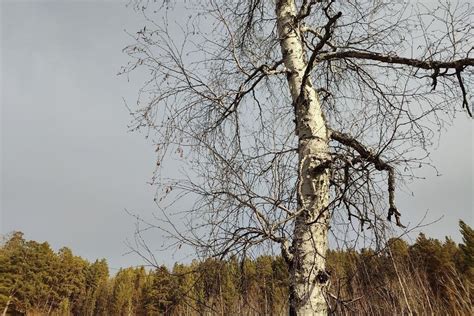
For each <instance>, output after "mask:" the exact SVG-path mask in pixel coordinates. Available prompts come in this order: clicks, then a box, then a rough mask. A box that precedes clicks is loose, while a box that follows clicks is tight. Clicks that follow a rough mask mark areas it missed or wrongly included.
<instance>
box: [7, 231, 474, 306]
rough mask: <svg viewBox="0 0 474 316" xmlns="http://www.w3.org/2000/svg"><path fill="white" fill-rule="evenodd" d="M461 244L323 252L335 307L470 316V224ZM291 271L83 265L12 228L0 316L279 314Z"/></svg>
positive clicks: (267, 260)
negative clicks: (115, 269)
mask: <svg viewBox="0 0 474 316" xmlns="http://www.w3.org/2000/svg"><path fill="white" fill-rule="evenodd" d="M460 230H461V233H462V236H463V242H462V243H461V244H459V245H458V244H456V243H455V242H453V241H452V240H451V239H449V238H446V239H445V240H444V241H439V240H436V239H432V238H427V237H426V236H425V235H423V234H420V235H419V236H418V238H417V240H416V242H415V243H414V244H412V245H408V244H407V243H406V242H405V241H403V240H401V239H392V240H390V241H389V242H388V243H387V247H386V248H385V249H383V250H380V251H378V252H376V251H374V250H371V249H362V250H360V251H355V250H346V251H330V252H329V253H328V270H329V272H330V273H331V280H332V281H331V284H330V287H329V293H330V294H329V295H328V300H329V303H330V306H331V308H332V311H333V312H334V313H335V314H338V315H346V314H347V315H357V314H360V315H404V314H432V315H433V314H434V315H448V314H449V315H471V314H472V311H473V310H472V307H473V300H474V288H473V284H474V231H473V230H472V229H471V228H470V227H469V226H468V225H466V224H465V223H463V222H460ZM288 295H289V292H288V272H287V267H286V264H285V263H284V261H283V259H282V258H280V257H273V256H261V257H258V258H256V259H254V260H251V259H248V258H247V259H245V260H238V259H236V258H231V259H229V260H225V261H220V260H216V259H207V260H205V261H202V262H197V261H194V262H192V263H191V264H189V265H183V264H175V265H174V267H173V268H172V269H171V271H170V270H168V269H167V268H166V267H165V266H162V267H157V268H155V269H151V270H145V269H144V268H126V269H121V270H120V271H119V272H118V273H117V274H116V275H115V276H112V277H110V276H109V271H108V267H107V263H106V261H105V260H97V261H95V262H93V263H90V262H88V261H86V260H84V259H82V258H80V257H78V256H74V255H73V253H72V252H71V250H69V249H68V248H62V249H60V250H59V251H58V252H54V251H53V250H52V249H51V247H50V246H49V245H48V243H38V242H35V241H26V240H25V239H24V238H23V234H22V233H19V232H17V233H14V234H12V235H11V236H10V237H9V238H7V239H6V240H5V241H4V243H3V244H2V246H1V248H0V306H1V311H3V314H4V315H5V314H6V315H24V314H28V315H285V314H287V310H288Z"/></svg>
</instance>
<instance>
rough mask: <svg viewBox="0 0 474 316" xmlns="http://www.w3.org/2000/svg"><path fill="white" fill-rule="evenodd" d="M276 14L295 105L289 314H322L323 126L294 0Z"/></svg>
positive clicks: (325, 173)
mask: <svg viewBox="0 0 474 316" xmlns="http://www.w3.org/2000/svg"><path fill="white" fill-rule="evenodd" d="M276 15H277V24H278V32H279V36H280V45H281V49H282V54H283V59H284V63H285V66H286V68H287V69H288V72H289V74H288V85H289V87H290V91H291V95H292V98H293V103H294V106H295V119H296V133H297V135H298V157H299V166H298V183H297V189H298V192H297V195H298V196H297V197H298V214H299V215H298V216H297V218H296V222H295V231H294V239H293V245H292V253H293V259H292V263H291V267H290V314H291V315H325V314H327V310H328V309H327V303H326V299H325V293H324V289H325V286H326V285H327V283H328V278H329V276H328V274H327V273H326V270H325V268H326V251H327V249H328V238H327V237H328V236H327V234H328V225H329V214H328V210H327V206H328V202H329V164H330V161H331V156H330V155H329V147H328V140H329V137H328V131H327V128H326V124H325V120H324V116H323V114H322V111H321V106H320V104H319V101H318V96H317V93H316V91H315V89H314V88H313V86H312V84H311V80H310V79H309V78H308V80H306V82H305V85H304V87H303V88H302V87H301V85H302V83H303V76H304V72H305V69H306V64H307V63H306V60H305V56H304V51H303V46H302V41H301V37H300V31H299V29H298V25H295V21H296V8H295V4H294V1H293V0H280V1H277V5H276Z"/></svg>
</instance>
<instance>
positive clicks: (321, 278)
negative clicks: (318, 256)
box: [316, 270, 331, 284]
mask: <svg viewBox="0 0 474 316" xmlns="http://www.w3.org/2000/svg"><path fill="white" fill-rule="evenodd" d="M330 276H331V274H330V273H329V272H328V271H325V270H319V271H318V274H316V280H317V282H319V283H320V284H325V283H327V282H328V281H329V277H330Z"/></svg>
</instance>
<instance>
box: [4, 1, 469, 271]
mask: <svg viewBox="0 0 474 316" xmlns="http://www.w3.org/2000/svg"><path fill="white" fill-rule="evenodd" d="M0 2H1V23H0V26H1V29H2V30H1V46H0V47H1V64H0V67H1V79H0V80H1V105H2V109H1V196H0V199H1V204H0V206H1V215H2V216H1V232H2V233H3V234H5V233H8V232H10V231H13V230H21V231H23V232H24V233H25V235H26V238H29V239H34V240H38V241H48V242H50V244H51V245H52V246H53V247H54V248H55V249H57V248H58V247H61V246H68V247H71V248H72V249H73V251H74V253H76V254H78V255H81V256H83V257H86V258H88V259H91V260H92V259H95V258H102V257H105V258H107V260H108V261H109V264H110V266H111V267H113V268H116V267H120V266H128V265H135V264H142V263H143V262H142V261H140V260H139V258H137V257H134V256H131V255H128V256H123V254H124V253H125V252H126V251H127V247H126V246H125V244H124V241H125V239H126V238H130V237H131V236H132V233H133V230H134V221H133V219H132V218H130V217H129V216H128V215H127V214H126V213H125V212H124V209H125V208H126V209H129V210H133V211H135V212H137V213H139V214H142V215H144V216H146V215H149V214H151V213H152V212H153V211H155V208H154V204H153V197H154V189H153V188H151V187H150V186H149V185H147V184H146V182H147V180H149V179H150V177H151V174H152V171H153V165H154V152H153V148H152V146H151V144H149V143H147V142H146V140H145V139H144V137H143V135H140V134H136V133H135V134H131V133H128V130H127V124H128V122H129V120H130V117H129V115H128V112H127V110H126V108H125V107H124V105H123V101H122V97H124V98H125V99H126V100H128V101H129V102H134V100H135V98H136V92H137V89H138V88H139V86H140V82H139V81H140V80H136V81H133V79H134V78H133V77H132V78H131V79H132V80H131V82H130V83H128V82H127V80H126V78H125V77H117V76H116V73H117V72H118V70H119V68H120V66H121V65H124V64H125V63H126V62H127V57H126V56H125V55H124V54H122V52H121V50H122V48H123V47H124V46H125V45H126V44H128V43H129V42H130V39H129V37H128V35H126V34H125V33H124V31H123V30H124V29H128V30H130V31H131V32H134V31H135V30H137V29H138V28H139V27H140V26H141V25H143V22H142V19H141V18H140V16H139V15H137V14H136V13H134V12H133V11H132V10H131V9H130V8H126V7H125V5H124V3H123V2H121V1H56V2H53V1H6V0H0ZM471 100H472V99H471ZM458 116H459V117H458V118H457V119H456V121H455V126H454V127H453V128H451V129H450V130H449V131H448V132H446V133H444V134H443V135H442V137H441V142H440V146H439V148H438V149H437V150H436V151H435V152H434V153H433V155H432V159H433V162H434V164H435V165H436V166H437V167H438V168H439V170H440V173H442V174H443V176H442V177H436V176H435V174H434V173H433V172H431V171H427V172H426V176H427V180H425V181H417V182H415V183H413V184H412V185H411V186H410V192H406V193H400V194H399V198H398V200H399V204H400V209H401V210H402V212H403V218H404V221H406V222H407V221H409V222H412V223H413V222H416V221H418V220H419V219H420V218H421V217H422V216H423V214H424V213H425V212H426V211H429V213H428V219H427V221H429V220H434V219H437V218H439V217H440V216H444V218H443V219H441V220H440V221H439V222H437V223H435V224H433V225H431V226H429V227H426V228H424V231H425V232H426V233H427V234H428V235H430V236H434V237H437V238H441V237H443V236H445V235H451V236H452V237H453V238H455V239H456V240H457V241H459V240H460V237H459V233H458V231H457V229H458V228H457V221H458V219H459V218H462V219H464V220H465V221H467V222H469V223H470V224H471V225H472V224H473V192H474V190H473V177H474V170H473V122H472V120H470V119H468V118H466V116H465V115H458ZM411 191H413V192H414V193H415V196H414V197H412V196H411ZM151 242H156V243H160V244H161V242H162V240H160V236H159V234H157V235H156V238H155V239H154V240H151ZM158 260H159V261H161V262H163V263H167V264H170V263H172V262H174V261H175V260H179V258H173V257H171V256H169V255H163V257H158Z"/></svg>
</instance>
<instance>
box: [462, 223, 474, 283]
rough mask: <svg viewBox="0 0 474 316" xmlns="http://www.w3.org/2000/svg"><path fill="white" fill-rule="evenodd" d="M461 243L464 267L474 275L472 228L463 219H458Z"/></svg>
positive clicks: (473, 231)
mask: <svg viewBox="0 0 474 316" xmlns="http://www.w3.org/2000/svg"><path fill="white" fill-rule="evenodd" d="M459 227H460V229H461V235H462V240H463V243H462V244H461V245H459V248H461V252H462V256H463V262H464V265H465V269H466V270H469V271H470V273H472V274H473V276H474V230H473V229H472V228H471V227H470V226H469V225H467V224H466V223H465V222H463V221H459Z"/></svg>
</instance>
